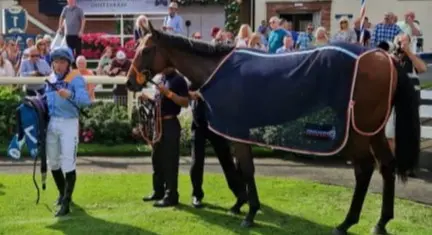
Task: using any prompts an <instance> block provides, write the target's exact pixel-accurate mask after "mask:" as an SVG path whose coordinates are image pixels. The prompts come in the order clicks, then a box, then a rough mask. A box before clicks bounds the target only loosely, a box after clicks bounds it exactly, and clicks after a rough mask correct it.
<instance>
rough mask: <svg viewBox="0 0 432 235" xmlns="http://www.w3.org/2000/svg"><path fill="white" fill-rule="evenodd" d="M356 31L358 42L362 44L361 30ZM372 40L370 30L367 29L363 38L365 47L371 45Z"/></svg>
mask: <svg viewBox="0 0 432 235" xmlns="http://www.w3.org/2000/svg"><path fill="white" fill-rule="evenodd" d="M354 31H355V32H356V35H357V42H360V35H361V31H360V29H354ZM370 38H371V34H370V32H369V30H367V29H365V30H364V36H363V42H364V43H363V45H367V44H368V43H369V39H370Z"/></svg>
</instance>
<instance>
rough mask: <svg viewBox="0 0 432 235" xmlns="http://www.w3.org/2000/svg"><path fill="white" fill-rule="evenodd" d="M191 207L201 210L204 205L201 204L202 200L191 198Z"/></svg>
mask: <svg viewBox="0 0 432 235" xmlns="http://www.w3.org/2000/svg"><path fill="white" fill-rule="evenodd" d="M192 206H193V207H195V208H202V207H203V206H204V205H203V203H202V199H201V198H198V197H196V196H193V197H192Z"/></svg>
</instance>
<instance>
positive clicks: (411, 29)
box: [396, 11, 422, 53]
mask: <svg viewBox="0 0 432 235" xmlns="http://www.w3.org/2000/svg"><path fill="white" fill-rule="evenodd" d="M396 25H397V26H399V28H400V29H401V30H402V31H403V32H404V33H405V34H408V36H409V37H410V38H411V50H412V51H413V52H414V53H415V52H416V51H417V37H420V36H422V32H421V29H420V25H418V24H417V23H416V22H415V13H414V12H412V11H409V12H407V13H406V14H405V20H401V21H398V22H397V23H396Z"/></svg>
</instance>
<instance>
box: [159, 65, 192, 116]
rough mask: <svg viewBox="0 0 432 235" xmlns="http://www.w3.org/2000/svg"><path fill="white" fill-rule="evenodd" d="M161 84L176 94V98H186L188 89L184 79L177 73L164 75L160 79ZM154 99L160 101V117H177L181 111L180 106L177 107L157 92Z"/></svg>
mask: <svg viewBox="0 0 432 235" xmlns="http://www.w3.org/2000/svg"><path fill="white" fill-rule="evenodd" d="M162 82H163V84H164V86H165V87H166V88H168V89H170V90H171V91H172V92H174V93H176V94H177V95H178V96H182V97H188V95H189V93H188V87H187V83H186V81H185V79H184V78H183V77H182V76H180V75H179V74H178V73H176V72H173V73H172V74H169V75H165V76H164V78H162ZM156 98H157V99H160V98H161V99H162V100H161V115H162V117H163V116H169V115H175V116H177V115H178V114H179V113H180V111H181V106H179V105H177V104H176V103H174V101H172V100H171V99H169V98H168V97H165V96H161V94H160V93H159V91H157V92H156Z"/></svg>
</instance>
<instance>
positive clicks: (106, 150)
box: [0, 143, 283, 157]
mask: <svg viewBox="0 0 432 235" xmlns="http://www.w3.org/2000/svg"><path fill="white" fill-rule="evenodd" d="M7 147H8V146H6V145H0V156H2V155H6V152H7ZM206 153H207V155H209V156H215V153H214V151H213V148H211V147H208V148H207V149H206ZM253 153H254V155H255V156H258V157H270V156H271V157H277V156H281V155H283V154H281V153H278V152H274V151H272V150H271V149H268V148H262V147H253ZM22 154H23V156H28V152H27V151H26V150H24V151H23V153H22ZM150 154H151V149H150V148H149V147H148V146H147V145H145V146H144V145H140V150H138V145H137V144H120V145H114V146H108V145H103V144H84V143H80V144H79V147H78V156H113V157H114V156H118V157H122V156H125V157H126V156H150ZM181 154H182V155H190V148H184V149H182V150H181Z"/></svg>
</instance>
